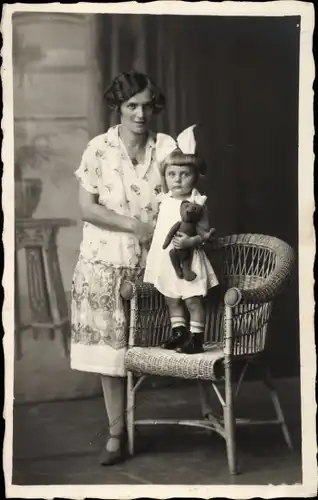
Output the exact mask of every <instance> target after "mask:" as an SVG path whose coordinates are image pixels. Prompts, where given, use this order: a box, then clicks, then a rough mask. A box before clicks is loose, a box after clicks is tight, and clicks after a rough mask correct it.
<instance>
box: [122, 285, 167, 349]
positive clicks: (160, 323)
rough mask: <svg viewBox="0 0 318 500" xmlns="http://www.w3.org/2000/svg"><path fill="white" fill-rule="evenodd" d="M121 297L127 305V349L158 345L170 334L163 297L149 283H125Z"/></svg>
mask: <svg viewBox="0 0 318 500" xmlns="http://www.w3.org/2000/svg"><path fill="white" fill-rule="evenodd" d="M120 294H121V297H122V298H123V300H124V301H126V302H128V303H129V306H130V307H129V312H128V322H129V340H128V345H129V347H132V346H142V347H150V346H156V345H159V344H160V343H161V342H162V341H163V340H164V339H165V338H167V336H168V335H169V333H170V329H171V325H170V317H169V311H168V308H167V305H166V301H165V298H164V296H163V295H162V294H161V293H159V292H158V290H156V288H155V287H154V286H153V285H151V284H149V283H133V282H131V281H125V282H124V283H123V284H122V286H121V289H120Z"/></svg>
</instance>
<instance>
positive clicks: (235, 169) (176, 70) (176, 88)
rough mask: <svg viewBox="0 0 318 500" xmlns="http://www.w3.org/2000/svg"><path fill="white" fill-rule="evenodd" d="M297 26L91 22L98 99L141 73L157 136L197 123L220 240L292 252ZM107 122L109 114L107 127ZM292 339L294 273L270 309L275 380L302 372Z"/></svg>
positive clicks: (178, 20)
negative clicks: (263, 240)
mask: <svg viewBox="0 0 318 500" xmlns="http://www.w3.org/2000/svg"><path fill="white" fill-rule="evenodd" d="M299 25H300V18H299V17H295V16H293V17H282V18H277V17H275V18H270V17H259V18H252V17H217V16H216V17H210V16H204V17H203V16H202V17H201V16H157V15H153V16H151V15H118V14H117V15H108V14H105V15H98V16H96V31H97V35H98V36H97V51H98V55H99V62H100V68H101V70H102V76H101V80H100V94H101V95H102V90H103V89H104V88H105V87H106V86H107V85H108V84H109V83H110V81H111V78H112V77H113V76H115V74H117V73H119V72H121V71H125V70H130V69H132V68H135V69H140V70H142V71H146V72H147V73H149V74H150V76H151V77H152V78H153V79H154V80H155V81H156V82H157V84H158V85H159V86H160V87H161V88H162V90H163V91H164V93H165V95H166V98H167V109H166V110H165V112H164V113H163V114H162V115H161V116H160V117H159V118H158V120H157V121H156V122H154V127H153V128H154V130H158V131H163V132H167V133H171V134H172V135H174V136H175V135H176V134H178V133H179V132H181V130H183V129H184V128H186V127H187V126H189V125H191V124H193V123H198V124H199V127H198V147H199V150H200V153H201V155H202V156H203V157H204V158H205V160H206V162H207V165H208V174H207V176H206V179H205V182H204V185H203V186H201V188H202V190H203V191H206V192H207V194H208V207H209V212H210V219H211V224H212V225H213V226H214V227H216V228H217V231H218V233H219V234H229V233H236V232H252V233H264V234H269V235H273V236H277V237H279V238H282V239H283V240H285V241H287V242H288V243H289V244H291V245H292V246H293V247H294V248H295V249H297V248H298V162H297V156H298V63H299V61H298V60H299V30H300V28H299ZM101 106H102V103H101ZM112 123H114V118H113V117H111V115H110V114H109V112H108V110H107V109H106V108H105V112H104V123H103V127H104V128H105V129H106V128H107V127H108V126H109V125H110V124H112ZM298 331H299V327H298V278H297V272H296V273H295V275H294V277H293V280H292V283H291V284H290V286H289V287H288V290H287V292H286V293H285V294H284V295H283V296H282V297H280V298H279V300H278V301H277V305H276V309H275V310H274V317H273V322H272V336H271V339H272V346H271V356H272V359H273V365H274V369H275V370H276V372H277V373H278V374H280V373H281V374H283V375H288V374H298V371H299V348H298V340H299V339H298ZM282 360H284V361H282Z"/></svg>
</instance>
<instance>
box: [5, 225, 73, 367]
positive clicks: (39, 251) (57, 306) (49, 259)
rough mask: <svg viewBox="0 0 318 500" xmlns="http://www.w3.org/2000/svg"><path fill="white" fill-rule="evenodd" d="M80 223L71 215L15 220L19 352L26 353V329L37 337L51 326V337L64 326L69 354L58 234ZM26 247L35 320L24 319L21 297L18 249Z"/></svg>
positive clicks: (69, 330)
mask: <svg viewBox="0 0 318 500" xmlns="http://www.w3.org/2000/svg"><path fill="white" fill-rule="evenodd" d="M74 225H76V222H75V221H73V220H70V219H16V220H15V273H14V292H15V332H14V333H15V352H16V357H17V359H21V357H22V335H21V333H22V331H23V330H26V329H28V328H32V329H33V335H34V338H37V337H38V332H39V330H41V329H49V330H50V337H51V339H52V340H53V339H54V338H55V332H56V331H58V330H60V331H61V333H62V341H63V347H64V352H65V355H66V356H68V354H69V340H70V334H71V329H70V319H69V314H68V306H67V301H66V296H65V291H64V287H63V281H62V275H61V269H60V264H59V258H58V253H57V243H56V236H57V234H58V231H59V229H60V228H63V227H70V226H74ZM21 249H24V250H25V255H26V271H27V285H28V298H29V305H30V309H31V318H32V319H31V323H30V324H28V325H26V324H22V323H21V318H20V297H19V280H20V276H19V265H18V251H19V250H21Z"/></svg>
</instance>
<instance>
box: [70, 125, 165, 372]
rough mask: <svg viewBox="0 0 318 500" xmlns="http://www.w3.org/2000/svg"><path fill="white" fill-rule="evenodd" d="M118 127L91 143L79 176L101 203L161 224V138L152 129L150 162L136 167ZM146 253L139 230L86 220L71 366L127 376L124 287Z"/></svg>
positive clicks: (148, 150)
mask: <svg viewBox="0 0 318 500" xmlns="http://www.w3.org/2000/svg"><path fill="white" fill-rule="evenodd" d="M118 129H119V126H118V125H117V126H115V127H111V128H110V129H109V130H108V131H107V132H106V134H102V135H100V136H97V137H95V138H94V139H92V140H91V141H90V142H89V144H88V146H87V148H86V150H85V152H84V154H83V157H82V162H81V165H80V167H79V168H78V170H77V171H76V172H75V175H76V177H77V179H78V180H79V181H80V182H81V184H82V186H83V187H84V188H85V189H86V190H87V191H88V192H90V193H93V194H96V195H97V196H98V200H99V204H100V205H104V206H105V207H107V208H109V209H111V210H114V211H116V212H117V213H119V214H123V215H128V216H131V217H135V218H138V219H140V220H142V221H143V222H150V223H152V224H153V225H154V226H155V223H156V219H157V214H158V208H159V207H158V201H157V196H156V195H157V194H158V192H160V189H161V184H160V174H159V170H158V165H157V161H156V137H155V135H154V134H153V133H150V134H149V137H148V141H147V145H146V154H145V162H144V164H139V165H137V166H133V164H132V162H131V161H130V159H129V156H128V154H127V151H126V149H125V146H124V144H123V143H122V141H121V139H120V137H119V134H118ZM146 256H147V248H144V247H143V246H141V245H140V244H139V241H138V240H137V238H135V236H134V235H132V234H129V233H124V232H119V231H109V230H106V229H102V228H99V227H97V226H94V225H92V224H90V223H88V222H85V223H84V226H83V239H82V243H81V247H80V255H79V259H78V262H77V264H76V268H75V272H74V277H73V283H72V343H71V368H73V369H75V370H81V371H87V372H95V373H100V374H103V375H110V376H125V368H124V354H125V350H126V343H127V328H126V318H125V313H124V308H123V302H122V300H121V297H120V293H119V290H120V286H121V284H122V282H123V280H125V279H130V280H134V279H135V278H137V277H138V276H140V275H141V273H142V271H143V269H144V267H145V263H146Z"/></svg>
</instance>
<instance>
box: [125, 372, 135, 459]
mask: <svg viewBox="0 0 318 500" xmlns="http://www.w3.org/2000/svg"><path fill="white" fill-rule="evenodd" d="M134 420H135V391H134V375H133V373H132V372H130V371H129V372H128V373H127V408H126V422H127V434H128V451H129V454H130V455H133V454H134V437H135V436H134V431H135V429H134Z"/></svg>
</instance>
